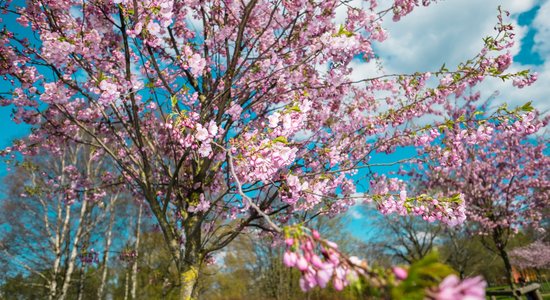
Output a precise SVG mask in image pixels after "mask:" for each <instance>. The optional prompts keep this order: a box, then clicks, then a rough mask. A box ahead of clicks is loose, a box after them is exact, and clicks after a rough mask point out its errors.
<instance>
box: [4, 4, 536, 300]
mask: <svg viewBox="0 0 550 300" xmlns="http://www.w3.org/2000/svg"><path fill="white" fill-rule="evenodd" d="M419 2H420V1H418V0H406V1H404V0H396V1H394V2H392V3H389V4H388V6H387V7H379V6H378V4H377V1H375V0H370V1H365V2H364V3H362V5H360V6H358V7H357V6H354V5H352V4H353V3H351V1H336V0H323V1H287V0H250V1H233V0H208V1H196V0H185V1H171V0H147V1H135V0H134V1H130V0H108V1H99V0H98V1H96V0H94V1H71V0H63V1H27V2H26V5H25V6H24V7H17V6H16V5H14V4H10V1H2V2H0V3H2V8H1V11H2V13H3V14H4V15H5V16H4V17H3V18H6V20H8V19H17V22H18V24H19V25H14V24H13V25H12V24H10V26H8V27H6V28H4V29H2V31H1V33H0V58H1V59H0V64H1V66H2V68H1V69H0V75H2V76H3V83H5V84H2V87H3V89H5V90H3V91H1V92H2V94H0V95H1V96H0V97H2V98H1V103H2V104H4V105H11V106H12V108H13V110H14V112H13V120H14V121H15V122H25V123H28V124H31V125H33V126H34V128H33V132H32V133H31V134H30V135H29V137H28V139H29V141H28V142H18V143H16V144H15V145H14V146H13V147H11V148H9V149H5V151H4V153H5V154H7V153H9V152H11V151H15V152H18V153H21V154H23V155H33V153H35V152H36V151H37V149H38V148H39V149H40V150H41V151H50V152H52V153H62V152H63V151H64V149H65V148H66V147H67V145H70V144H86V145H89V146H90V147H93V148H94V149H97V155H104V156H107V157H109V159H111V160H112V161H113V162H114V165H115V166H116V168H117V170H118V172H117V173H116V174H113V176H114V178H115V179H116V182H119V183H120V187H121V188H123V187H124V188H126V189H128V190H130V191H132V192H134V193H135V194H136V195H139V197H141V198H143V199H144V200H145V201H146V202H147V204H148V206H149V209H150V211H151V212H152V214H153V215H154V217H155V219H156V220H157V222H158V224H159V226H160V228H161V230H162V233H163V236H164V239H165V242H166V244H167V245H168V247H169V248H170V252H171V255H172V258H173V261H174V264H175V265H176V266H177V269H178V271H179V273H180V278H181V282H180V288H181V299H189V298H191V297H193V296H194V295H195V294H196V291H195V292H194V287H195V286H196V283H197V281H198V279H199V275H200V269H201V265H202V264H204V263H205V261H206V258H207V257H209V256H210V255H211V253H213V252H215V251H217V250H219V249H222V248H224V247H225V246H226V245H228V244H229V243H230V242H231V241H232V240H233V239H235V237H237V236H238V235H239V234H240V233H241V232H242V231H244V230H251V229H254V230H261V231H263V232H265V233H266V234H273V235H275V236H278V237H280V239H281V240H283V239H284V237H285V236H286V240H287V245H288V250H289V252H288V253H289V254H288V255H287V258H286V259H287V265H294V264H293V257H294V256H296V258H297V259H298V260H297V261H298V265H297V266H298V267H299V268H300V270H301V271H302V272H303V278H302V280H301V285H302V288H303V289H304V290H307V289H310V288H312V287H315V286H325V285H326V284H327V283H328V282H329V281H331V282H333V284H334V286H335V287H336V288H337V289H341V288H342V287H343V286H345V285H346V284H348V283H349V281H348V279H347V278H348V275H349V274H348V273H350V272H353V269H355V268H359V267H362V266H363V264H362V263H360V262H357V260H349V259H345V258H344V257H341V256H340V255H339V254H338V251H337V249H336V248H335V245H334V244H332V243H329V242H328V241H326V240H324V239H322V238H320V237H316V236H315V234H314V232H312V231H310V230H307V229H305V228H304V227H303V226H302V225H300V224H295V222H294V219H293V215H294V213H296V212H308V213H309V215H311V216H315V215H318V214H329V215H334V214H337V213H340V212H343V211H345V210H346V209H347V208H348V207H349V206H350V205H352V204H354V203H355V202H356V200H357V199H356V198H354V196H353V195H356V192H357V184H358V181H364V179H359V177H358V176H356V175H357V173H358V170H359V169H361V168H367V167H369V166H370V157H371V155H372V154H374V153H391V152H393V151H395V150H396V149H397V148H398V147H401V146H420V145H423V144H426V143H430V142H431V141H432V140H433V138H434V134H435V133H434V132H430V131H428V130H423V129H422V128H417V127H415V126H413V124H414V123H415V120H418V119H420V118H422V117H423V116H426V115H429V114H434V113H436V114H437V113H439V112H440V110H443V109H444V108H443V106H442V104H445V103H446V102H447V101H448V98H449V97H451V98H452V97H454V96H460V95H461V94H462V93H463V92H464V90H465V89H466V88H467V87H473V86H475V85H477V84H478V83H479V82H481V81H482V80H483V79H484V78H485V77H488V76H492V77H498V78H502V79H512V80H514V82H515V83H516V85H518V86H526V85H529V84H530V83H531V82H533V81H534V80H535V79H536V78H535V76H533V75H529V74H528V73H527V72H520V73H515V74H506V73H504V71H505V69H506V68H507V67H508V66H509V65H510V63H511V56H510V54H509V53H507V52H505V50H506V49H508V48H510V47H511V46H512V45H513V33H512V32H511V30H512V27H511V26H510V25H509V24H506V21H505V20H503V18H505V15H504V14H500V15H499V16H498V18H499V19H498V22H497V26H496V27H495V28H496V30H497V31H496V33H495V36H493V37H488V38H486V39H485V42H484V43H480V52H479V53H478V54H476V55H473V57H472V58H471V59H470V60H468V61H466V62H464V63H462V64H461V65H460V66H459V67H458V68H456V69H455V70H448V69H446V68H442V69H441V70H434V72H433V73H414V74H383V75H380V76H376V77H374V76H373V77H364V78H362V79H357V78H356V77H355V76H354V75H356V74H354V70H353V68H352V64H353V63H354V62H373V61H375V60H376V53H375V51H374V49H373V45H374V44H375V43H378V42H382V41H383V40H384V39H385V38H386V36H387V33H386V32H385V31H384V29H383V28H382V20H383V18H391V17H393V19H394V21H398V20H399V19H400V18H402V17H405V16H406V15H407V14H409V13H410V12H411V11H412V10H413V9H414V8H416V7H417V6H419ZM430 3H431V1H429V0H426V1H422V4H423V5H425V6H427V5H429V4H430ZM25 30H27V31H28V32H31V34H27V35H25V34H22V32H25ZM443 157H444V158H445V156H443ZM434 159H435V160H440V159H439V158H435V157H434ZM381 178H382V179H383V177H381V176H377V177H376V178H375V179H377V181H382V179H381ZM97 189H100V187H97ZM372 192H373V193H376V195H372V197H371V196H370V195H369V196H368V198H369V199H374V200H376V201H379V202H380V203H381V206H382V208H383V211H385V212H391V211H399V212H403V211H407V210H409V211H410V212H411V213H413V214H415V215H420V216H423V217H425V218H427V219H430V220H435V219H439V220H441V221H443V222H448V223H459V222H460V221H461V220H463V219H464V215H463V212H464V209H462V208H460V207H461V204H460V203H459V202H458V201H451V200H452V199H451V200H446V199H438V200H436V199H433V198H426V197H407V195H406V184H405V183H404V182H400V181H396V180H391V179H390V180H388V181H387V182H385V183H381V184H379V185H377V186H376V188H375V189H373V190H372ZM396 199H398V200H396ZM409 208H414V209H412V210H411V209H409ZM291 241H292V242H291ZM315 245H321V246H322V247H323V249H324V250H325V252H324V255H322V256H318V255H317V254H315V255H314V252H315V251H317V250H318V249H319V248H315V247H313V246H315ZM300 247H302V248H300ZM288 256H290V260H288V259H289V258H288ZM329 258H330V259H329ZM361 274H363V273H361Z"/></svg>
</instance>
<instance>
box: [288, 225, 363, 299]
mask: <svg viewBox="0 0 550 300" xmlns="http://www.w3.org/2000/svg"><path fill="white" fill-rule="evenodd" d="M285 243H286V246H287V251H286V252H285V254H284V256H283V262H284V264H285V265H286V266H287V267H294V268H297V269H298V270H300V272H302V277H301V278H300V288H301V289H302V290H303V291H304V292H306V291H309V290H311V289H312V288H314V287H316V286H319V287H321V288H325V287H326V286H327V285H328V283H329V282H331V281H332V285H333V286H334V288H335V289H336V290H338V291H340V290H342V289H343V288H344V287H345V286H346V285H348V284H349V283H350V280H353V279H354V278H357V272H356V271H355V270H353V268H352V266H351V265H350V264H349V263H347V261H346V260H345V259H344V258H343V257H342V256H341V255H340V253H339V252H338V251H337V246H336V244H334V243H332V242H330V241H326V240H322V239H321V238H320V236H319V233H318V232H317V231H313V232H312V236H311V237H310V236H302V237H301V238H300V239H297V238H287V239H286V240H285ZM316 249H319V250H320V252H321V253H322V257H320V256H318V255H317V254H316V252H315V250H316Z"/></svg>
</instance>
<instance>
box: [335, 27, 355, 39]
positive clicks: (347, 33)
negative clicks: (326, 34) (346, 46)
mask: <svg viewBox="0 0 550 300" xmlns="http://www.w3.org/2000/svg"><path fill="white" fill-rule="evenodd" d="M343 35H344V36H347V37H352V36H353V33H352V32H350V31H348V30H347V29H346V28H345V27H344V25H340V29H338V33H337V34H336V36H343Z"/></svg>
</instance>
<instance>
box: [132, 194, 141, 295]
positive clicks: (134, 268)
mask: <svg viewBox="0 0 550 300" xmlns="http://www.w3.org/2000/svg"><path fill="white" fill-rule="evenodd" d="M142 212H143V204H140V205H139V212H138V219H137V224H136V244H135V246H134V251H135V253H136V256H135V257H134V261H133V263H132V299H137V296H136V295H137V272H138V258H139V237H140V225H141V214H142Z"/></svg>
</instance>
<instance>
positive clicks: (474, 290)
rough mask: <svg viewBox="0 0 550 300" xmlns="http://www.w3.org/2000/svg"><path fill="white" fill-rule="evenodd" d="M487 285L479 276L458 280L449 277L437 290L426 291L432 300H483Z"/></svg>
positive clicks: (455, 277) (454, 277)
mask: <svg viewBox="0 0 550 300" xmlns="http://www.w3.org/2000/svg"><path fill="white" fill-rule="evenodd" d="M486 286H487V283H486V282H485V280H483V278H482V277H481V276H477V277H473V278H467V279H464V280H462V281H461V280H460V278H458V277H457V276H456V275H454V274H453V275H449V276H447V277H446V278H445V279H443V281H442V282H441V283H440V284H439V286H438V287H437V289H435V290H433V291H428V293H427V294H428V297H429V299H433V300H484V299H485V287H486Z"/></svg>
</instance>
